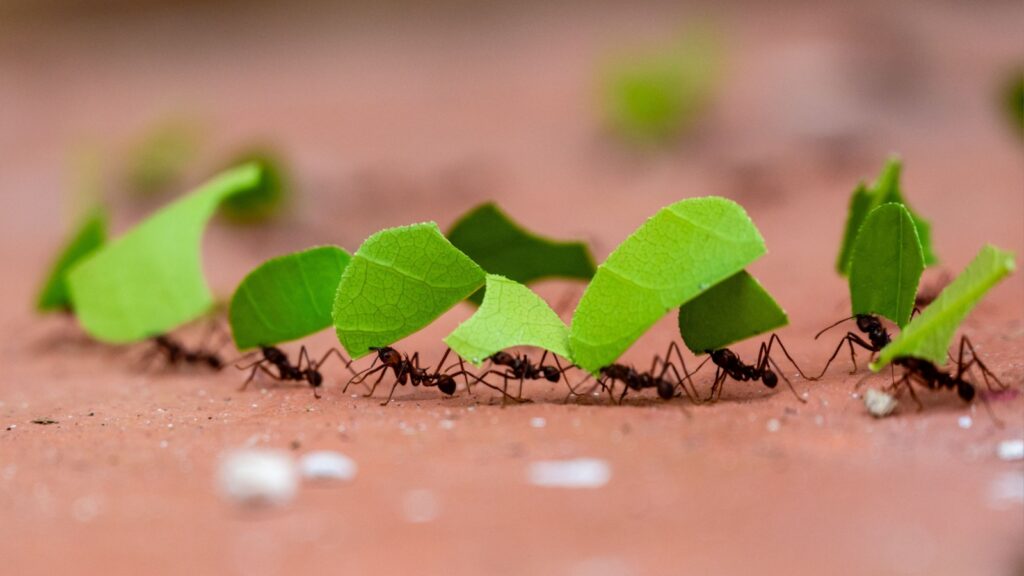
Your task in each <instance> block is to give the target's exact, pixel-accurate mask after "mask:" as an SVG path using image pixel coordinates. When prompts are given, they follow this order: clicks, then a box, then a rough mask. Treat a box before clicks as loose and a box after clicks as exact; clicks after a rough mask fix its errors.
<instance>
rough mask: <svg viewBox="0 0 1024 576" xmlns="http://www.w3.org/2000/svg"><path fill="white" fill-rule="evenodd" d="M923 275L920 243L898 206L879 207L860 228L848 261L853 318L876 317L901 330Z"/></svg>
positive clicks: (899, 205) (915, 232)
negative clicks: (860, 315)
mask: <svg viewBox="0 0 1024 576" xmlns="http://www.w3.org/2000/svg"><path fill="white" fill-rule="evenodd" d="M923 271H924V255H923V254H922V253H921V241H920V240H918V238H917V229H916V228H914V221H913V220H912V219H911V217H910V212H908V211H907V209H906V207H904V206H903V205H902V204H896V203H891V202H890V203H889V204H883V205H881V206H879V207H878V208H875V209H874V210H872V211H871V214H869V215H868V217H867V219H866V220H864V224H863V225H861V227H860V233H859V234H858V235H857V241H856V242H855V243H854V245H853V257H852V258H851V259H850V299H851V301H852V304H853V313H854V314H880V315H882V316H885V317H886V318H888V319H890V320H892V321H893V322H895V323H896V324H898V325H899V326H900V327H901V328H902V327H903V326H905V325H906V324H907V322H908V321H909V320H910V313H911V312H913V310H914V297H915V296H916V295H917V284H918V282H919V281H920V280H921V273H922V272H923Z"/></svg>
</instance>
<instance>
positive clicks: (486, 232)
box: [448, 202, 594, 304]
mask: <svg viewBox="0 0 1024 576" xmlns="http://www.w3.org/2000/svg"><path fill="white" fill-rule="evenodd" d="M448 240H450V241H451V243H452V244H453V245H454V246H455V247H456V248H458V249H459V250H462V252H463V253H465V254H466V255H467V256H469V257H470V258H472V259H473V261H475V262H476V263H477V264H479V265H480V267H481V268H483V269H484V270H486V271H487V272H489V273H491V274H499V275H501V276H505V277H507V278H510V279H512V280H515V281H517V282H521V283H523V284H528V283H530V282H532V281H534V280H538V279H540V278H549V277H559V278H581V279H584V280H588V279H590V277H591V276H593V275H594V259H593V257H591V255H590V251H589V250H588V249H587V245H586V244H584V243H583V242H558V241H555V240H549V239H547V238H543V237H541V236H536V235H534V234H531V233H530V232H528V231H526V230H524V229H523V228H522V227H521V226H519V225H518V224H516V223H515V222H513V221H512V219H511V218H509V217H508V215H507V214H505V213H504V212H503V211H502V210H501V209H500V208H498V206H497V205H496V204H494V203H493V202H488V203H486V204H481V205H480V206H478V207H476V208H474V209H473V210H471V211H470V212H468V213H466V214H465V215H464V216H462V218H460V219H459V220H458V221H457V222H456V223H455V225H454V226H452V229H451V230H450V231H449V232H448ZM482 299H483V293H482V291H481V292H477V293H476V294H474V295H473V297H472V300H473V301H474V302H476V303H477V304H479V303H480V301H481V300H482Z"/></svg>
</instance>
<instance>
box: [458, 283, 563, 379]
mask: <svg viewBox="0 0 1024 576" xmlns="http://www.w3.org/2000/svg"><path fill="white" fill-rule="evenodd" d="M444 342H445V344H447V345H448V346H449V347H450V348H451V349H452V350H454V351H455V353H456V354H458V355H459V356H461V357H462V358H465V359H466V360H469V361H470V362H471V363H473V364H475V365H476V366H477V367H479V366H480V365H481V364H482V363H483V362H484V360H486V359H487V357H488V356H490V355H492V354H494V353H495V352H498V351H500V350H504V349H506V348H512V347H513V346H536V347H538V348H543V349H545V350H548V351H551V352H554V353H555V354H558V355H559V356H562V357H564V358H568V357H569V328H568V327H567V326H566V325H565V322H562V320H561V319H560V318H559V317H558V314H555V312H554V310H552V309H551V307H550V306H548V304H547V302H545V301H544V300H543V299H541V297H540V296H538V295H537V294H536V293H534V292H533V291H532V290H530V289H529V288H527V287H526V286H523V285H522V284H520V283H518V282H516V281H514V280H509V279H508V278H505V277H503V276H497V275H495V274H488V275H487V292H486V295H485V296H484V301H483V304H481V305H480V309H478V310H477V311H476V313H475V314H473V315H472V316H470V317H469V319H468V320H466V321H465V322H463V323H462V324H459V326H458V327H457V328H456V329H455V330H454V331H452V333H451V334H449V335H448V337H447V338H445V339H444Z"/></svg>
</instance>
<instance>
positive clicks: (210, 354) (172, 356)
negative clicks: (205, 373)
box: [143, 323, 224, 371]
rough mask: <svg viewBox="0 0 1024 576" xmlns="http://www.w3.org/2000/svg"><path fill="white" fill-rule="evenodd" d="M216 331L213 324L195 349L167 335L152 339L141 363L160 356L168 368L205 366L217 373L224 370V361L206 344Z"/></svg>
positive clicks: (215, 326)
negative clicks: (150, 346) (183, 365)
mask: <svg viewBox="0 0 1024 576" xmlns="http://www.w3.org/2000/svg"><path fill="white" fill-rule="evenodd" d="M216 330H217V325H216V324H215V323H212V324H210V328H209V330H208V331H207V333H206V336H204V337H203V341H202V343H201V344H200V345H199V346H198V347H196V348H194V349H193V348H189V347H187V346H186V345H185V344H184V343H182V342H181V341H179V340H177V339H175V338H174V337H172V336H170V335H169V334H161V335H159V336H156V337H154V338H153V347H152V348H151V349H150V350H149V351H148V352H146V354H145V355H144V356H143V361H145V360H150V359H152V358H154V357H156V356H158V355H162V356H163V357H164V359H165V360H166V361H167V364H168V365H170V366H177V365H179V364H186V365H190V366H205V367H207V368H210V369H211V370H215V371H219V370H221V369H222V368H224V360H222V359H221V357H220V355H219V354H218V353H217V352H215V351H213V350H211V349H210V348H208V346H207V343H208V341H209V340H210V338H211V337H212V335H213V333H214V332H215V331H216Z"/></svg>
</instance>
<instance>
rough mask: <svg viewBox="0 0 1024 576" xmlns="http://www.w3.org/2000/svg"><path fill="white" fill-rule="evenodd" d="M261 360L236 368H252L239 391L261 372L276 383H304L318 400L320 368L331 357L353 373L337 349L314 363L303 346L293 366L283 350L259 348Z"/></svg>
mask: <svg viewBox="0 0 1024 576" xmlns="http://www.w3.org/2000/svg"><path fill="white" fill-rule="evenodd" d="M259 352H260V354H261V356H262V358H260V359H259V360H256V361H255V362H253V363H252V364H249V365H248V366H238V369H239V370H248V369H250V368H252V372H250V373H249V377H248V378H246V379H245V382H244V383H243V384H242V387H241V389H240V390H245V388H246V387H247V386H248V385H249V382H252V379H253V378H255V377H256V372H257V371H262V372H263V373H264V374H267V375H268V376H270V377H271V378H273V379H274V380H278V381H294V382H306V383H308V384H309V385H310V386H312V387H313V396H315V397H316V398H320V387H321V386H322V385H323V383H324V377H323V374H321V373H320V367H321V366H323V365H324V362H326V361H327V359H328V358H330V357H331V356H332V355H334V356H337V357H338V359H339V360H341V361H342V362H344V363H345V367H346V368H348V369H349V371H350V372H353V374H354V373H355V372H354V371H353V370H352V366H351V365H352V361H351V360H348V359H347V358H345V356H344V355H343V354H342V353H341V352H340V351H339V350H338V349H337V348H331V349H330V350H328V351H327V352H326V353H325V354H324V355H323V357H322V358H320V360H319V361H317V362H314V361H313V360H312V359H311V358H310V357H309V352H308V351H307V350H306V347H305V346H303V347H301V348H300V349H299V360H298V362H296V363H295V364H294V365H292V363H291V361H290V360H289V359H288V355H287V354H285V352H284V351H283V350H281V349H280V348H277V347H275V346H260V350H259ZM303 361H305V363H306V367H305V368H303V367H302V363H303ZM267 365H270V366H273V367H275V368H277V374H274V373H273V372H272V371H271V370H270V369H269V368H267Z"/></svg>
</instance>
